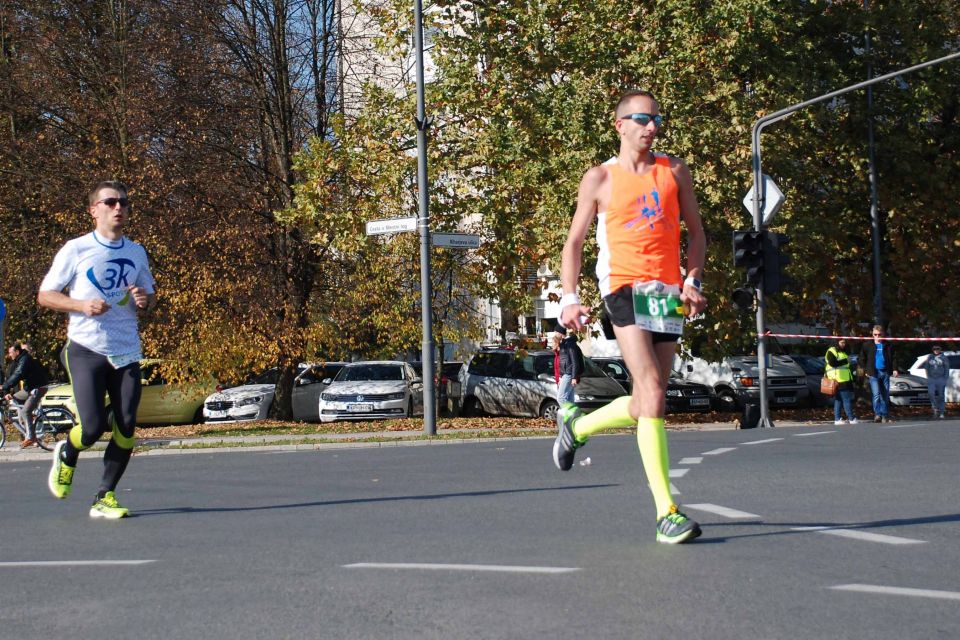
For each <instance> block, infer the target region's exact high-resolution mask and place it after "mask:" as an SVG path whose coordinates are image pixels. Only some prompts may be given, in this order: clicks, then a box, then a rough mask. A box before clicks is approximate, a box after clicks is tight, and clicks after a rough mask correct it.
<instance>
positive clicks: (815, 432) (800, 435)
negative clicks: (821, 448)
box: [793, 430, 836, 438]
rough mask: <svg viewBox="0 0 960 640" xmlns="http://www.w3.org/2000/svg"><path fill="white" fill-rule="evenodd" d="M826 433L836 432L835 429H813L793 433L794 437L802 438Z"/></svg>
mask: <svg viewBox="0 0 960 640" xmlns="http://www.w3.org/2000/svg"><path fill="white" fill-rule="evenodd" d="M826 433H836V430H833V431H814V432H813V433H795V434H793V437H794V438H803V437H805V436H822V435H824V434H826Z"/></svg>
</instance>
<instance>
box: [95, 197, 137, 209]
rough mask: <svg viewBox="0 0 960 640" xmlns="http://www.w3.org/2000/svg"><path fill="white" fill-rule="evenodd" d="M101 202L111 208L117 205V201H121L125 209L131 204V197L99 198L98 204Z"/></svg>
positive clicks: (121, 205)
mask: <svg viewBox="0 0 960 640" xmlns="http://www.w3.org/2000/svg"><path fill="white" fill-rule="evenodd" d="M101 202H102V203H103V204H105V205H107V206H108V207H110V208H111V209H113V208H114V207H115V206H117V203H120V207H121V208H123V209H126V208H127V207H129V206H130V199H129V198H104V199H103V200H97V202H96V204H100V203H101Z"/></svg>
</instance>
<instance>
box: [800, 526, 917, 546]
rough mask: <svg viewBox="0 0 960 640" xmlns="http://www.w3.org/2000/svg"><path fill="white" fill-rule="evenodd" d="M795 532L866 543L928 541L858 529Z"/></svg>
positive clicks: (810, 529) (803, 528) (819, 529)
mask: <svg viewBox="0 0 960 640" xmlns="http://www.w3.org/2000/svg"><path fill="white" fill-rule="evenodd" d="M792 530H793V531H816V532H817V533H826V534H828V535H831V536H838V537H840V538H852V539H854V540H863V541H864V542H880V543H882V544H924V543H926V540H916V539H914V538H901V537H899V536H888V535H884V534H882V533H870V532H869V531H860V530H858V529H835V528H833V527H793V529H792Z"/></svg>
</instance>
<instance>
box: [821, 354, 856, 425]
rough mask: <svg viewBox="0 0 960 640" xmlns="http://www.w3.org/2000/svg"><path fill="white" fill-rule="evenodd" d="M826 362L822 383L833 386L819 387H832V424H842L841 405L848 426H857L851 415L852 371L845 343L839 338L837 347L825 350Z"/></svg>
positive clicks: (852, 414)
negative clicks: (848, 423) (830, 382)
mask: <svg viewBox="0 0 960 640" xmlns="http://www.w3.org/2000/svg"><path fill="white" fill-rule="evenodd" d="M826 361H827V366H826V368H825V369H824V372H823V376H824V378H826V380H824V382H825V383H826V382H827V381H828V380H829V381H832V382H833V384H832V385H829V383H827V385H821V386H833V387H834V394H833V424H843V420H841V419H840V405H841V404H842V405H843V410H844V412H845V413H846V414H847V420H848V421H849V422H850V424H857V416H855V415H854V413H853V371H852V370H851V369H850V356H849V355H847V341H846V340H844V339H843V338H841V339H840V340H838V341H837V346H835V347H830V348H829V349H827V355H826Z"/></svg>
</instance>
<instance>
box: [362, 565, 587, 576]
mask: <svg viewBox="0 0 960 640" xmlns="http://www.w3.org/2000/svg"><path fill="white" fill-rule="evenodd" d="M343 567H344V568H345V569H416V570H425V571H494V572H499V573H548V574H558V573H572V572H574V571H580V568H579V567H524V566H519V565H502V564H434V563H427V562H356V563H354V564H345V565H343Z"/></svg>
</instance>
